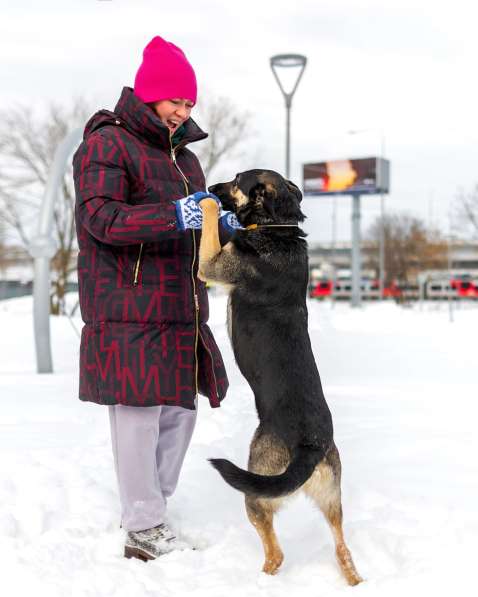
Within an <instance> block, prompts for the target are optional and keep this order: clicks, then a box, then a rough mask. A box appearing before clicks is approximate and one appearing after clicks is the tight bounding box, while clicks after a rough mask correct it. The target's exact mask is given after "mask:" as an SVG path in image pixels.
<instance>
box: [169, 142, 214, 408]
mask: <svg viewBox="0 0 478 597" xmlns="http://www.w3.org/2000/svg"><path fill="white" fill-rule="evenodd" d="M169 145H170V148H171V159H172V161H173V164H174V167H175V168H176V170H177V171H178V172H179V174H180V175H181V178H182V179H183V184H184V188H185V190H186V195H185V196H186V197H187V196H188V195H189V186H188V181H187V178H186V177H185V176H184V174H183V172H182V170H181V168H180V167H179V165H178V163H177V162H176V154H175V152H174V148H173V144H172V138H171V133H169ZM191 234H192V240H193V261H192V263H191V281H192V285H193V296H194V314H195V317H194V320H195V329H194V382H195V386H196V387H195V391H196V396H197V395H198V393H199V392H198V337H199V298H198V295H197V292H196V281H195V279H194V265H195V263H196V252H197V251H196V235H195V234H194V229H193V228H192V229H191ZM216 391H217V388H216Z"/></svg>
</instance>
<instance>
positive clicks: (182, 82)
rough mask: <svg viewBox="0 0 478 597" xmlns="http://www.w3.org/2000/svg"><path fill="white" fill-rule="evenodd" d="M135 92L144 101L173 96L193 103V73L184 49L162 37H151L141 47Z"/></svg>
mask: <svg viewBox="0 0 478 597" xmlns="http://www.w3.org/2000/svg"><path fill="white" fill-rule="evenodd" d="M134 94H135V95H136V97H139V99H140V100H142V101H143V102H145V103H147V102H157V101H159V100H163V99H172V98H184V99H188V100H190V101H192V102H194V103H196V96H197V84H196V75H195V74H194V70H193V67H192V66H191V65H190V64H189V62H188V60H187V58H186V56H185V55H184V52H183V51H182V50H181V49H180V48H178V47H177V46H175V45H174V44H172V43H170V42H168V41H166V40H165V39H163V38H162V37H159V36H156V37H153V39H152V40H151V41H150V42H149V44H148V45H147V46H146V47H145V48H144V51H143V62H142V64H141V66H140V67H139V69H138V72H137V73H136V78H135V80H134Z"/></svg>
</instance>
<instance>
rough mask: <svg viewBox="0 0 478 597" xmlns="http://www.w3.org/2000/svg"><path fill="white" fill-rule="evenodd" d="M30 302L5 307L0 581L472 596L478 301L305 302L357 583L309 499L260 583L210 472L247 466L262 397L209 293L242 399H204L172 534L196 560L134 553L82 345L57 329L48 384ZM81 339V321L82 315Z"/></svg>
mask: <svg viewBox="0 0 478 597" xmlns="http://www.w3.org/2000/svg"><path fill="white" fill-rule="evenodd" d="M31 310H32V303H31V297H25V298H21V299H14V300H10V301H3V302H0V338H1V343H0V401H1V410H0V424H1V434H0V453H1V461H0V504H1V510H0V535H1V538H0V567H1V569H2V573H1V576H0V586H1V587H2V593H3V594H5V595H15V596H20V597H23V596H27V595H28V597H32V596H34V597H43V596H45V597H46V596H48V597H57V596H58V597H65V596H73V597H80V596H81V597H89V596H91V597H93V596H95V597H96V596H111V597H149V596H151V597H152V596H155V597H158V596H159V597H182V596H186V595H188V596H189V595H193V596H197V597H225V596H227V597H234V596H238V597H239V596H241V597H255V596H267V597H269V596H270V597H272V596H274V597H302V596H304V597H305V596H307V597H311V596H313V595H317V596H322V597H325V596H338V595H345V594H347V595H356V596H357V597H361V596H362V597H369V596H380V597H384V596H385V597H394V596H395V595H397V596H398V595H400V597H403V595H407V594H408V595H418V594H428V595H433V596H434V597H435V596H441V595H443V596H445V595H446V596H447V597H449V595H450V593H452V594H454V595H460V597H463V596H464V597H467V596H471V595H476V588H475V589H474V588H473V587H474V582H473V581H474V579H475V577H476V572H475V566H476V555H475V554H476V552H475V550H476V544H477V539H478V507H477V506H478V464H477V456H478V439H477V433H476V427H477V415H478V406H477V399H478V383H477V376H478V368H477V333H476V331H477V329H478V305H477V306H476V307H468V308H462V309H460V310H458V311H456V312H455V321H454V322H453V323H450V322H449V320H448V312H447V309H446V307H445V306H442V307H441V308H439V307H438V305H425V306H424V307H423V308H422V310H420V309H419V308H418V306H416V307H415V308H413V309H401V308H398V307H396V306H395V305H393V304H384V305H377V304H374V305H372V304H370V305H366V306H365V307H364V308H363V309H361V310H351V309H349V307H348V306H347V305H341V304H337V305H336V306H335V308H334V309H332V308H331V305H330V304H320V303H315V302H314V303H310V304H309V321H310V326H309V327H310V333H311V338H312V343H313V346H314V351H315V354H316V358H317V362H318V365H319V370H320V372H321V376H322V380H323V383H324V388H325V392H326V397H327V400H328V402H329V405H330V408H331V411H332V413H333V416H334V423H335V433H336V443H337V445H338V447H339V450H340V453H341V457H342V464H343V485H342V488H343V506H344V516H345V525H344V528H345V533H346V538H347V541H348V544H349V547H350V549H351V551H352V554H353V557H354V560H355V563H356V565H357V568H358V570H359V572H360V573H361V574H362V576H363V577H364V578H365V579H366V582H364V583H362V584H361V585H359V586H357V587H355V588H350V587H348V586H347V585H346V583H345V581H344V579H343V578H342V576H341V574H340V573H339V570H338V566H337V565H336V562H335V557H334V549H333V542H332V537H331V534H330V532H329V529H328V527H327V526H326V524H325V522H324V520H323V518H322V516H321V514H320V513H319V512H317V511H315V510H314V508H313V507H312V505H311V504H310V503H308V502H307V501H306V499H305V498H302V497H299V498H297V499H296V500H294V501H292V502H291V503H290V504H289V506H288V507H287V508H286V509H285V510H283V511H282V512H281V513H280V514H279V515H278V516H277V519H276V530H277V533H278V536H279V540H280V542H281V544H282V548H283V551H284V553H285V561H284V564H283V566H282V568H281V570H280V571H279V573H278V574H277V575H276V576H274V577H268V576H266V575H264V574H263V573H261V572H260V570H261V567H262V563H263V561H262V560H263V557H262V548H261V545H260V542H259V539H258V537H257V535H256V533H255V531H254V530H253V528H252V527H251V525H250V524H249V522H248V520H247V518H246V515H245V511H244V507H243V498H242V496H241V495H240V494H239V493H237V492H235V491H234V490H232V489H231V488H230V487H229V486H227V485H226V484H225V483H224V482H223V481H222V480H221V478H220V477H219V475H218V474H217V473H216V472H215V471H214V470H213V469H212V468H211V467H210V466H209V464H208V463H207V460H206V459H207V458H208V457H213V456H214V457H221V456H226V457H228V458H230V459H232V460H233V461H234V462H235V463H237V464H240V465H245V463H246V458H247V451H248V444H249V441H250V438H251V436H252V433H253V430H254V429H255V426H256V415H255V411H254V407H253V401H252V397H251V392H250V390H249V389H248V386H247V385H246V384H245V382H244V380H243V379H242V377H241V375H240V374H239V372H238V370H237V368H236V366H235V363H234V359H233V357H232V354H231V350H230V348H229V343H228V339H227V335H226V330H225V326H224V319H225V298H224V297H223V296H217V297H212V298H211V327H212V329H213V331H214V333H215V336H216V338H217V340H218V343H219V344H220V346H221V349H222V351H223V354H224V357H225V360H226V364H227V368H228V371H229V375H230V381H231V387H230V390H229V394H228V397H227V398H226V400H225V402H224V403H223V407H222V408H220V409H214V410H212V409H210V408H209V407H208V406H207V404H206V401H205V400H203V401H202V403H201V404H200V408H199V420H198V425H197V428H196V432H195V435H194V438H193V443H192V446H191V449H190V451H189V453H188V455H187V458H186V462H185V465H184V469H183V473H182V478H181V480H180V484H179V487H178V490H177V492H176V494H175V496H173V498H172V499H171V501H170V518H171V521H172V523H173V527H174V528H175V529H176V530H177V531H178V532H179V534H181V535H182V536H184V537H185V538H187V539H189V540H190V541H191V542H193V543H195V544H196V545H197V546H198V547H199V548H200V549H198V550H197V551H188V552H181V553H179V552H178V553H172V554H169V555H167V556H164V557H162V558H160V559H159V560H157V561H155V562H152V563H148V564H144V563H143V562H140V561H136V560H135V561H133V560H126V559H124V558H123V557H122V548H123V533H122V531H121V530H120V528H119V504H118V500H117V493H116V480H115V478H114V473H113V462H112V455H111V449H110V443H109V427H108V421H107V412H106V408H103V407H101V406H97V405H93V404H84V403H81V402H80V401H79V400H77V397H76V396H77V386H78V381H77V362H78V338H77V335H76V333H75V331H74V329H73V327H72V325H71V323H70V322H69V321H68V319H66V318H54V319H52V322H51V323H52V342H53V356H54V363H55V374H53V375H37V374H35V355H34V350H33V334H32V317H31ZM75 325H76V326H77V327H78V328H79V327H80V325H81V324H80V321H79V320H78V319H75Z"/></svg>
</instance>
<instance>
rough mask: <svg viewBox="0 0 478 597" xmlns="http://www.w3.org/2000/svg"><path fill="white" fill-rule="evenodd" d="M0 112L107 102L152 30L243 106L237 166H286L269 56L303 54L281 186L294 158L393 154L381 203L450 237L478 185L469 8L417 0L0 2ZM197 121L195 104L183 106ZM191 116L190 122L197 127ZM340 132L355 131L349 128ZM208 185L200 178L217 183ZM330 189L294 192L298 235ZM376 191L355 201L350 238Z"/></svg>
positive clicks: (314, 229) (328, 227)
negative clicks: (459, 205)
mask: <svg viewBox="0 0 478 597" xmlns="http://www.w3.org/2000/svg"><path fill="white" fill-rule="evenodd" d="M0 8H1V12H0V14H1V19H0V56H1V57H2V58H1V62H0V81H1V82H2V84H1V86H0V109H8V108H9V107H11V106H13V105H17V104H19V103H20V104H22V105H25V106H29V107H30V106H31V107H32V109H35V110H37V111H38V112H39V113H40V112H41V110H43V109H44V108H45V106H46V105H48V103H50V102H52V101H55V102H60V103H66V104H67V103H68V102H71V100H72V98H73V97H77V96H81V97H84V98H85V100H87V101H89V102H90V103H91V105H93V106H95V109H96V107H97V108H102V107H106V108H110V109H112V108H113V107H114V105H115V103H116V101H117V99H118V97H119V94H120V92H121V89H122V87H123V86H124V85H129V86H132V84H133V81H134V75H135V72H136V70H137V68H138V67H139V64H140V62H141V53H142V50H143V48H144V46H145V45H146V44H147V43H148V41H149V40H150V39H151V38H152V37H153V36H154V35H161V36H162V37H164V38H166V39H167V40H169V41H172V42H174V43H176V44H177V45H179V46H180V47H181V48H182V49H183V50H184V51H185V53H186V54H187V56H188V58H189V60H190V62H191V63H192V65H193V67H194V68H195V71H196V74H197V77H198V85H199V96H201V94H202V95H203V97H205V98H206V99H207V97H208V96H216V97H217V96H221V97H227V98H229V99H230V100H231V101H233V102H234V104H235V105H236V106H237V107H238V109H240V110H242V111H247V112H248V113H249V114H250V118H249V121H248V126H249V127H250V130H251V133H252V134H251V136H250V138H249V141H248V142H247V144H246V145H245V148H244V152H243V155H242V156H241V157H240V159H235V160H231V161H230V162H228V163H224V164H223V165H222V167H221V169H220V170H218V171H217V173H216V176H218V177H219V176H220V177H222V178H223V179H224V178H225V179H229V178H232V177H233V176H234V175H235V173H236V172H237V171H240V170H245V169H248V168H251V167H257V168H271V169H274V170H277V171H279V172H282V173H284V171H285V106H284V100H283V97H282V95H281V93H280V90H279V88H278V86H277V83H276V82H275V80H274V77H273V75H272V72H271V70H270V66H269V59H270V57H271V56H273V55H275V54H282V53H299V54H303V55H305V56H307V60H308V62H307V67H306V70H305V72H304V75H303V77H302V80H301V82H300V85H299V87H298V89H297V92H296V94H295V96H294V99H293V105H292V117H291V176H290V177H291V179H292V180H294V181H295V182H296V183H298V184H299V185H301V184H302V164H303V163H307V162H316V161H317V162H318V161H323V160H328V159H341V158H357V157H369V156H372V155H380V154H381V152H382V149H384V154H385V157H386V158H388V159H389V160H390V161H391V192H390V194H389V195H388V196H387V197H386V199H385V210H386V212H391V211H394V212H397V211H399V212H407V213H409V214H411V215H415V216H418V217H420V218H422V219H423V220H424V221H425V222H426V223H427V224H429V225H433V226H439V227H440V228H441V229H442V230H443V232H445V233H448V232H449V230H450V220H452V228H453V229H454V231H455V232H457V231H458V232H459V230H456V225H455V224H454V220H453V218H450V217H449V214H450V211H453V203H454V201H455V198H456V195H457V192H458V190H459V189H460V188H463V189H464V190H465V191H469V190H471V188H472V187H473V186H474V185H475V184H476V183H477V182H478V169H477V168H476V154H477V147H478V122H477V121H476V118H474V116H475V113H476V97H477V87H478V84H477V82H476V55H477V53H478V37H477V36H476V30H475V29H476V28H475V23H476V19H477V16H478V8H477V7H476V6H475V5H474V3H472V2H469V1H465V0H456V1H455V2H453V3H449V2H441V1H437V0H435V1H428V0H421V1H420V0H414V1H412V0H388V1H387V2H383V0H380V1H379V0H327V1H324V0H295V1H294V2H290V1H284V0H274V1H270V0H263V1H261V2H259V1H257V0H255V1H253V0H242V1H241V2H232V1H231V2H224V1H222V0H201V1H198V0H182V1H181V2H171V1H169V2H166V1H163V0H160V1H158V0H134V1H133V0H129V1H128V0H70V1H68V2H65V1H64V0H63V1H57V0H43V1H41V2H38V1H33V0H22V1H20V2H16V3H12V2H11V1H10V0H8V1H7V0H0ZM193 117H194V113H193ZM198 122H199V124H201V122H200V121H198ZM350 131H359V132H357V133H356V134H350ZM218 181H219V179H218V180H211V181H210V182H211V183H213V182H218ZM332 204H333V199H331V198H313V199H305V200H304V202H303V210H304V212H305V213H306V215H307V216H308V219H307V222H306V225H305V229H306V230H307V232H308V233H309V240H310V241H317V242H325V243H330V242H331V240H332V237H333V230H332V229H333V227H332V213H333V209H332ZM336 206H337V214H338V218H337V229H336V235H335V237H336V239H337V240H338V241H347V240H349V239H350V228H351V222H350V216H351V199H350V197H347V196H341V197H337V199H336ZM379 213H380V198H379V197H378V196H368V197H363V198H362V233H363V234H365V233H366V231H367V229H368V227H369V226H370V224H371V223H372V221H373V220H374V219H375V218H376V217H377V216H378V215H379Z"/></svg>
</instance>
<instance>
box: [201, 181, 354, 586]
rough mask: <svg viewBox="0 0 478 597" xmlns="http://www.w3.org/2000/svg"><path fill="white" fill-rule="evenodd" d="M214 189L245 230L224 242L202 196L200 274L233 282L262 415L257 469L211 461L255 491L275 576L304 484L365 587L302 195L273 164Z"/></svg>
mask: <svg viewBox="0 0 478 597" xmlns="http://www.w3.org/2000/svg"><path fill="white" fill-rule="evenodd" d="M208 190H209V191H210V192H211V193H214V194H215V195H216V196H217V197H218V198H219V200H220V202H221V204H222V206H223V207H224V209H226V210H230V211H232V212H234V213H235V214H236V217H237V219H238V220H239V222H240V224H241V225H242V226H243V229H238V230H237V231H236V232H235V233H234V234H233V236H232V237H231V240H230V241H229V242H228V243H227V244H225V245H224V246H223V247H222V248H221V244H220V241H219V233H218V210H219V207H218V205H217V202H216V201H215V200H214V199H212V198H208V199H204V200H203V201H201V203H200V206H201V209H202V212H203V225H202V235H201V241H200V246H199V271H198V273H199V277H200V278H201V279H202V280H204V281H208V282H212V283H216V284H222V285H224V286H226V287H228V288H229V299H228V309H227V311H228V313H227V326H228V333H229V337H230V340H231V344H232V348H233V351H234V356H235V359H236V362H237V365H238V367H239V369H240V371H241V373H242V374H243V376H244V377H245V378H246V380H247V381H248V383H249V385H250V387H251V389H252V391H253V393H254V398H255V404H256V409H257V414H258V417H259V426H258V428H257V429H256V432H255V434H254V437H253V439H252V443H251V446H250V454H249V464H248V471H245V470H242V469H240V468H238V467H237V466H235V465H234V464H232V463H231V462H229V461H228V460H223V459H211V460H210V462H211V464H212V465H213V466H214V467H215V468H216V469H217V470H218V471H219V473H220V474H221V475H222V477H223V478H224V480H225V481H226V482H227V483H229V484H230V485H231V486H232V487H234V488H235V489H237V490H239V491H242V492H243V493H244V494H245V501H246V510H247V515H248V517H249V520H250V522H251V523H252V524H253V526H254V527H255V529H256V531H257V533H258V534H259V536H260V538H261V540H262V543H263V547H264V554H265V562H264V566H263V571H264V572H266V573H267V574H275V573H276V572H277V570H278V568H279V566H280V565H281V564H282V561H283V553H282V551H281V548H280V546H279V543H278V541H277V537H276V535H275V532H274V528H273V516H274V513H275V512H277V510H278V509H279V508H280V507H281V505H282V503H283V502H284V500H285V498H286V497H287V496H290V495H291V494H293V493H294V492H297V491H298V490H302V491H304V492H305V493H306V494H307V495H308V496H309V497H310V498H312V500H313V501H314V502H315V503H316V504H317V505H318V506H319V508H320V509H321V511H322V512H323V514H324V516H325V518H326V520H327V522H328V523H329V525H330V528H331V530H332V533H333V537H334V540H335V546H336V555H337V560H338V563H339V566H340V568H341V570H342V572H343V574H344V576H345V578H346V580H347V582H348V583H349V584H350V585H356V584H358V583H359V582H361V580H362V579H361V577H360V575H359V574H358V572H357V570H356V568H355V565H354V563H353V560H352V557H351V554H350V551H349V549H348V548H347V546H346V544H345V540H344V536H343V530H342V505H341V490H340V477H341V464H340V457H339V453H338V450H337V448H336V446H335V443H334V440H333V426H332V417H331V414H330V410H329V408H328V406H327V403H326V401H325V398H324V394H323V391H322V385H321V381H320V376H319V372H318V369H317V366H316V363H315V360H314V355H313V353H312V347H311V344H310V338H309V334H308V329H307V305H306V295H307V284H308V256H307V243H306V241H305V238H304V237H305V236H306V235H305V233H304V232H303V231H302V230H301V229H300V227H299V222H302V221H303V220H304V218H305V216H304V214H303V213H302V211H301V209H300V202H301V199H302V194H301V192H300V190H299V189H298V187H297V186H296V185H295V184H294V183H292V182H291V181H289V180H286V179H285V178H283V177H282V176H281V175H280V174H278V173H277V172H274V171H272V170H249V171H247V172H242V173H240V174H237V176H236V177H235V178H234V180H232V181H230V182H225V183H219V184H215V185H212V186H211V187H209V189H208Z"/></svg>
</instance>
